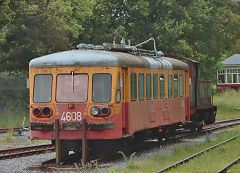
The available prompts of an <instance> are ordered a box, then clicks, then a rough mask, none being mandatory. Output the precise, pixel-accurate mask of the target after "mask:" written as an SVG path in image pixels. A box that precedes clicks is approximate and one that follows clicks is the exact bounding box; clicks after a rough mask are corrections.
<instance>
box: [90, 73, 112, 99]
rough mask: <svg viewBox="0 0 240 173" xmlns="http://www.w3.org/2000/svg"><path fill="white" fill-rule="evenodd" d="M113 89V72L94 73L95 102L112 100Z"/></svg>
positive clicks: (93, 92) (93, 95)
mask: <svg viewBox="0 0 240 173" xmlns="http://www.w3.org/2000/svg"><path fill="white" fill-rule="evenodd" d="M111 89H112V76H111V74H100V73H96V74H94V75H93V91H92V100H93V102H110V101H111Z"/></svg>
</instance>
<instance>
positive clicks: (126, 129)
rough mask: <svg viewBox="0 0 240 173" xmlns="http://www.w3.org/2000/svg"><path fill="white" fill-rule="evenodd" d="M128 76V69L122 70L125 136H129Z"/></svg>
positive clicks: (123, 129) (123, 126) (123, 128)
mask: <svg viewBox="0 0 240 173" xmlns="http://www.w3.org/2000/svg"><path fill="white" fill-rule="evenodd" d="M127 79H128V74H127V68H126V67H122V68H121V75H120V83H121V84H120V85H121V93H122V94H121V98H122V133H123V135H126V134H129V128H128V104H127V94H126V93H127V92H128V91H127V90H128V88H127V86H128V84H127V82H128V80H127Z"/></svg>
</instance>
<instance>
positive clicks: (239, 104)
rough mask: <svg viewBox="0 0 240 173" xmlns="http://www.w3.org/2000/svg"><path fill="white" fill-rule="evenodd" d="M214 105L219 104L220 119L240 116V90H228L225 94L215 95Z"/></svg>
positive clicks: (218, 117)
mask: <svg viewBox="0 0 240 173" xmlns="http://www.w3.org/2000/svg"><path fill="white" fill-rule="evenodd" d="M213 103H214V105H217V116H216V118H217V119H218V120H224V119H229V118H240V110H237V108H240V92H236V91H226V92H225V93H223V94H219V95H215V96H214V98H213Z"/></svg>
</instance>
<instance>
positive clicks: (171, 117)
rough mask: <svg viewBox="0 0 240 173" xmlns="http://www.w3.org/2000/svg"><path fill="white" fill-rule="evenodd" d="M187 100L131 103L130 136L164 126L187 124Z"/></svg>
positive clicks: (176, 99)
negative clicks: (179, 123)
mask: <svg viewBox="0 0 240 173" xmlns="http://www.w3.org/2000/svg"><path fill="white" fill-rule="evenodd" d="M185 106H186V104H185V98H174V99H173V98H172V99H161V100H153V101H140V102H139V101H135V102H130V103H129V107H128V108H129V134H130V135H132V134H133V133H134V132H136V131H140V130H144V129H148V128H155V127H159V126H163V125H169V124H174V123H178V122H182V123H184V122H185V111H186V109H185Z"/></svg>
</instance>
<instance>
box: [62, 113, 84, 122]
mask: <svg viewBox="0 0 240 173" xmlns="http://www.w3.org/2000/svg"><path fill="white" fill-rule="evenodd" d="M61 120H62V121H81V120H82V113H81V112H63V114H62V116H61Z"/></svg>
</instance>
